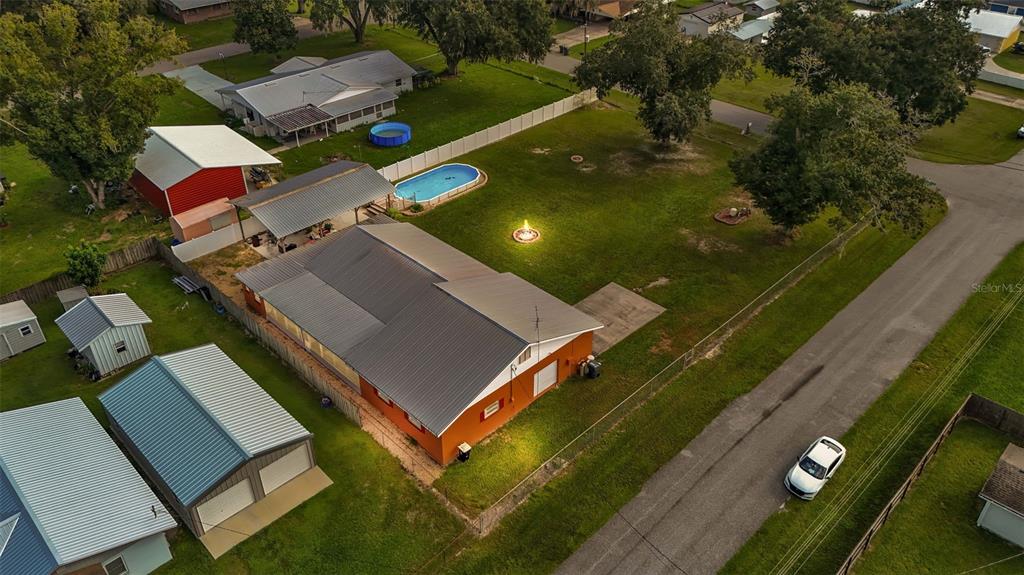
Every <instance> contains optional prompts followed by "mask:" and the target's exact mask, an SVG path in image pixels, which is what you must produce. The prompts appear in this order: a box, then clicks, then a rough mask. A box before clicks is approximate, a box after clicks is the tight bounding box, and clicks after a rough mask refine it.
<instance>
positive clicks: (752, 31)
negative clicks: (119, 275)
mask: <svg viewBox="0 0 1024 575" xmlns="http://www.w3.org/2000/svg"><path fill="white" fill-rule="evenodd" d="M774 26H775V21H774V20H770V19H767V18H764V19H762V18H758V19H756V20H747V21H746V22H744V23H742V24H740V25H739V27H737V28H736V29H735V30H730V31H729V33H730V34H732V35H733V36H734V37H735V38H736V39H737V40H744V41H746V40H750V39H752V38H756V37H757V36H763V35H765V34H767V33H768V32H770V31H771V29H772V27H774Z"/></svg>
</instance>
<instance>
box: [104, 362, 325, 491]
mask: <svg viewBox="0 0 1024 575" xmlns="http://www.w3.org/2000/svg"><path fill="white" fill-rule="evenodd" d="M99 399H100V402H101V403H102V404H103V407H104V408H105V409H106V410H107V412H108V413H109V414H110V416H111V418H113V419H114V421H116V422H117V424H118V425H119V426H120V427H121V429H122V430H123V431H124V433H125V434H126V435H127V436H128V437H129V438H130V439H131V441H132V443H133V444H135V446H136V447H137V448H138V450H139V451H140V452H141V453H142V455H143V457H145V458H146V460H147V461H148V462H149V463H150V464H151V465H152V466H153V468H154V469H155V470H156V472H157V473H158V474H159V475H160V477H161V478H162V479H163V480H164V482H165V483H166V484H167V486H168V487H170V488H171V491H173V492H174V494H175V496H176V497H178V499H179V500H180V501H181V502H182V503H184V504H185V505H190V504H192V503H193V502H195V501H196V500H197V499H199V498H200V497H202V495H203V494H204V493H206V492H207V491H208V490H209V489H210V488H212V487H213V486H215V485H216V484H217V483H219V482H220V481H221V480H223V479H224V477H226V476H227V475H229V474H230V473H231V472H232V471H233V470H234V469H235V468H236V467H237V466H238V465H240V464H241V463H242V462H244V461H246V460H248V459H250V458H252V457H255V456H257V455H259V454H261V453H265V452H267V451H269V450H272V449H275V448H277V447H280V446H282V445H286V444H288V443H292V442H294V441H297V440H299V439H303V438H305V437H309V436H310V433H309V432H308V431H307V430H306V429H305V428H304V427H302V425H301V424H299V422H297V421H295V419H294V418H293V417H292V416H291V415H290V414H289V413H288V412H287V411H285V410H284V408H282V407H281V406H280V405H279V404H278V403H277V402H276V401H274V399H273V398H272V397H270V395H269V394H267V392H266V391H264V390H263V388H262V387H260V386H259V384H257V383H256V382H255V381H253V380H252V378H250V377H249V376H248V375H247V374H246V373H245V372H244V371H242V369H241V368H240V367H238V365H236V364H235V363H234V362H233V361H231V358H229V357H228V356H227V355H226V354H225V353H224V352H223V351H221V350H220V348H219V347H217V346H216V345H215V344H207V345H204V346H201V347H197V348H193V349H189V350H185V351H179V352H176V353H171V354H167V355H163V356H159V357H154V358H153V359H151V360H150V361H149V363H147V364H146V365H144V366H143V367H141V368H139V369H137V370H136V371H135V372H133V373H132V374H131V375H129V376H128V377H126V378H125V379H124V380H123V381H122V382H121V383H119V384H117V385H115V386H114V387H112V388H110V389H109V390H107V391H106V392H104V393H103V394H102V395H100V398H99Z"/></svg>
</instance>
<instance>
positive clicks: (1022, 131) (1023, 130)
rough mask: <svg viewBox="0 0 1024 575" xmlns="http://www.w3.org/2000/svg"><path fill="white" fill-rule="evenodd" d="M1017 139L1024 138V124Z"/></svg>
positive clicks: (1018, 130) (1019, 129) (1018, 131)
mask: <svg viewBox="0 0 1024 575" xmlns="http://www.w3.org/2000/svg"><path fill="white" fill-rule="evenodd" d="M1017 137H1018V138H1024V124H1021V126H1020V127H1019V128H1017Z"/></svg>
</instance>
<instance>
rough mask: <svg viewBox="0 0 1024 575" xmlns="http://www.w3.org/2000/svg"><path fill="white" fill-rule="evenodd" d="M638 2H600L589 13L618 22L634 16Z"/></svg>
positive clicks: (615, 0) (624, 0) (617, 0)
mask: <svg viewBox="0 0 1024 575" xmlns="http://www.w3.org/2000/svg"><path fill="white" fill-rule="evenodd" d="M636 4H637V0H611V1H600V0H599V1H598V2H597V4H596V5H595V6H594V7H593V8H592V9H591V10H590V11H589V12H590V15H591V16H595V17H597V18H607V19H610V20H618V19H620V18H625V17H626V16H629V15H631V14H633V12H635V11H636Z"/></svg>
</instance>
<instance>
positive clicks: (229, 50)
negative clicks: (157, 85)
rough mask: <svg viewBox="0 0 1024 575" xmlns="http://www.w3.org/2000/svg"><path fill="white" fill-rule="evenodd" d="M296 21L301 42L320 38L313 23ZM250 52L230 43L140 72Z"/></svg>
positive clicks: (245, 46)
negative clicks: (315, 37) (314, 37)
mask: <svg viewBox="0 0 1024 575" xmlns="http://www.w3.org/2000/svg"><path fill="white" fill-rule="evenodd" d="M294 20H295V29H296V30H298V32H299V40H304V39H306V38H312V37H313V36H319V35H321V34H323V32H321V31H319V30H316V29H315V28H313V23H312V22H311V21H310V20H309V19H308V18H304V17H302V16H297V17H295V18H294ZM249 52H250V50H249V45H248V44H240V43H238V42H228V43H227V44H218V45H216V46H210V47H208V48H201V49H199V50H192V51H191V52H185V53H183V54H178V55H177V56H175V57H174V58H171V59H170V60H161V61H160V62H157V63H156V64H153V65H152V66H150V67H148V68H144V69H143V70H142V71H141V72H139V75H140V76H149V75H150V74H163V73H164V72H170V71H171V70H177V69H178V68H187V67H188V66H196V65H199V64H203V63H205V62H210V61H212V60H218V59H220V58H230V57H231V56H237V55H239V54H248V53H249Z"/></svg>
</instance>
